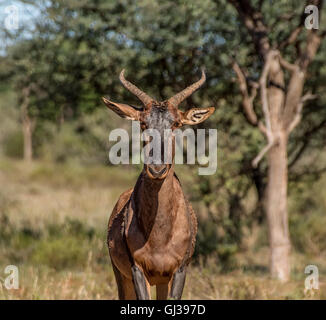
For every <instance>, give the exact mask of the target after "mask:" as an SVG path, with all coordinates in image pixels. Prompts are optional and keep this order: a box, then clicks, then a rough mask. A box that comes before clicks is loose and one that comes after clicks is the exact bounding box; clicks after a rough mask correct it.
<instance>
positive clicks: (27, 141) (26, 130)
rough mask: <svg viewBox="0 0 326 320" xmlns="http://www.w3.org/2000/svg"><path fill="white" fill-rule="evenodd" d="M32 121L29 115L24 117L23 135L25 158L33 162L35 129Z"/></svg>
mask: <svg viewBox="0 0 326 320" xmlns="http://www.w3.org/2000/svg"><path fill="white" fill-rule="evenodd" d="M32 127H33V126H32V122H31V119H30V117H29V116H28V115H25V116H24V118H23V137H24V160H25V161H26V162H31V161H32V160H33V143H32V142H33V139H32V135H33V130H32Z"/></svg>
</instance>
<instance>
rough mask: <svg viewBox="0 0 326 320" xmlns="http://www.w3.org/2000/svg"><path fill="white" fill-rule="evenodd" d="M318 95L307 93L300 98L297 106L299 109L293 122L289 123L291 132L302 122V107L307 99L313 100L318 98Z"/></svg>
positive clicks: (288, 129)
mask: <svg viewBox="0 0 326 320" xmlns="http://www.w3.org/2000/svg"><path fill="white" fill-rule="evenodd" d="M316 98H317V95H315V94H311V93H306V94H305V95H304V96H303V97H302V98H301V100H300V102H299V104H298V106H297V110H296V113H295V115H294V117H293V120H292V122H291V123H290V124H289V126H288V128H287V132H288V133H290V132H292V131H293V129H294V128H295V127H296V126H297V125H298V124H299V123H300V121H301V117H302V108H303V105H304V103H305V102H306V101H308V100H313V99H316Z"/></svg>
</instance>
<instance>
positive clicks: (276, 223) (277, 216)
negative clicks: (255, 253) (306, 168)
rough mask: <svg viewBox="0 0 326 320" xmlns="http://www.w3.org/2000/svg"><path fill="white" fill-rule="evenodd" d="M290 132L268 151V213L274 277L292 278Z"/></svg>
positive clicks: (281, 134) (271, 266)
mask: <svg viewBox="0 0 326 320" xmlns="http://www.w3.org/2000/svg"><path fill="white" fill-rule="evenodd" d="M286 146H287V134H286V133H285V132H280V134H279V142H278V144H276V145H275V146H274V147H273V148H272V149H271V150H270V151H269V153H268V184H267V205H266V213H267V220H268V227H269V228H268V229H269V242H270V271H271V275H272V277H274V278H277V279H279V280H281V281H287V280H289V277H290V261H289V254H290V246H291V245H290V238H289V227H288V211H287V181H288V167H287V148H286Z"/></svg>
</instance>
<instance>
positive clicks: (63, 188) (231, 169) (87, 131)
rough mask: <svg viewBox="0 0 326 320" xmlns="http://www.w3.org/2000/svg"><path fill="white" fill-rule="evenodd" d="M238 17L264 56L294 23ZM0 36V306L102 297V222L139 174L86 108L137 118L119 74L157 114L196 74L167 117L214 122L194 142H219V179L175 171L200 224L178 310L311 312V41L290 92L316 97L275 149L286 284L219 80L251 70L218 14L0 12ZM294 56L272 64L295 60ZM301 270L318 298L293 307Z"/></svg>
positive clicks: (260, 182)
mask: <svg viewBox="0 0 326 320" xmlns="http://www.w3.org/2000/svg"><path fill="white" fill-rule="evenodd" d="M245 2H247V3H250V1H240V3H245ZM251 4H252V6H253V7H255V8H259V10H260V12H261V13H262V14H263V15H264V20H265V23H266V25H268V26H269V29H268V38H269V41H270V42H271V44H272V45H274V46H275V45H277V44H278V43H280V42H282V41H283V40H284V39H287V38H288V37H289V35H290V34H291V31H292V30H293V29H295V27H296V26H297V25H298V24H299V22H300V19H301V18H300V17H301V15H302V12H303V10H304V2H302V3H301V2H300V5H298V1H291V0H287V1H283V0H278V1H255V0H253V1H251ZM8 6H9V7H10V8H9V9H8ZM12 6H13V7H12ZM15 10H17V11H15ZM323 11H325V7H324V9H323ZM16 13H18V20H17V21H18V22H17V23H18V25H17V24H16V20H15V19H16V18H15V17H16V16H15V14H16ZM12 14H14V16H13V18H12V19H11V20H8V16H10V15H12ZM325 14H326V12H323V15H324V18H326V16H325ZM324 20H326V19H324ZM0 24H1V28H0V43H1V48H0V277H3V276H4V273H3V270H4V267H5V266H6V265H8V264H13V265H17V266H18V267H19V271H20V289H19V290H15V291H8V290H6V289H5V288H3V287H2V286H1V285H0V298H1V299H116V298H117V289H116V285H115V282H114V276H113V271H112V268H111V266H110V261H109V257H108V252H107V247H106V230H107V222H108V219H109V215H110V214H111V210H112V208H113V206H114V204H115V202H116V201H117V199H118V196H119V195H120V193H122V192H123V191H124V190H125V189H127V188H129V187H132V186H133V185H134V183H135V181H136V178H137V176H138V174H139V172H140V171H141V165H128V166H127V165H119V166H116V165H115V166H113V165H111V164H110V163H109V161H108V140H109V139H108V136H109V132H110V130H112V129H114V128H125V129H127V130H130V129H131V122H129V121H124V120H122V119H120V118H119V117H118V116H116V115H115V114H114V113H113V112H110V111H109V110H107V108H106V107H105V105H104V104H103V103H102V102H101V97H102V96H109V97H110V98H111V99H112V100H113V101H117V102H124V103H131V104H134V105H139V103H138V101H137V100H136V98H135V97H134V96H132V95H131V94H130V93H129V92H128V91H127V90H125V89H124V88H123V87H122V86H121V84H120V83H119V79H118V75H119V73H120V71H121V70H122V69H123V68H125V69H126V78H127V79H129V80H131V81H132V82H133V83H135V84H136V85H137V86H139V87H140V88H142V89H143V90H144V91H146V92H147V93H148V94H149V95H151V96H154V97H156V98H157V99H159V100H164V99H166V98H169V97H170V96H172V95H173V94H174V93H176V92H178V91H180V90H182V89H183V88H185V87H186V86H187V85H189V84H191V83H192V82H194V81H196V80H197V79H198V77H199V75H200V72H199V70H200V67H201V66H205V68H206V74H207V81H206V84H205V85H204V86H203V87H202V88H201V89H200V90H199V91H198V92H197V93H195V94H193V95H192V96H191V97H190V98H189V99H187V101H186V102H185V103H183V104H182V105H181V106H180V109H183V110H187V108H189V107H193V106H196V107H208V106H215V107H216V108H217V110H216V112H215V113H214V115H213V116H212V117H211V118H210V119H209V120H207V121H206V122H205V123H203V124H202V125H200V127H201V128H203V127H206V128H216V129H217V130H218V170H217V172H216V174H214V175H211V176H199V175H198V171H197V170H198V167H197V166H195V165H182V166H181V165H178V166H176V172H177V174H178V175H179V178H180V180H181V182H182V185H183V188H184V191H185V194H186V195H187V197H188V198H189V199H190V201H191V202H192V204H193V207H194V208H195V211H196V213H197V216H198V220H199V224H198V227H199V230H198V236H197V244H196V251H195V256H194V259H193V262H192V264H191V267H190V270H189V272H188V279H187V282H186V287H185V292H184V295H183V298H186V299H276V298H280V299H303V298H321V299H325V298H326V283H325V277H326V175H325V174H324V172H325V171H326V161H325V160H326V144H325V142H326V130H325V129H326V90H325V89H326V64H325V62H326V54H325V53H326V41H322V42H321V44H320V48H319V50H318V52H317V54H316V55H315V57H314V59H313V61H312V62H311V64H310V66H309V69H308V70H309V71H308V73H307V78H306V81H305V84H304V90H305V91H306V92H308V91H310V92H312V93H313V94H316V95H317V98H316V99H314V100H313V101H309V102H307V105H306V106H305V107H304V109H303V112H302V119H301V122H300V124H299V125H298V126H297V127H296V129H295V130H294V131H293V133H292V134H291V136H290V139H289V142H288V146H287V150H288V170H289V172H288V216H289V218H288V221H289V232H290V239H291V245H292V249H291V256H290V261H291V275H290V279H291V280H290V281H288V282H287V283H281V282H279V281H277V280H273V279H272V278H271V277H270V272H269V239H268V226H267V221H266V212H265V209H264V208H265V207H264V203H265V201H266V197H265V195H266V186H267V182H268V181H267V170H268V164H267V161H266V159H263V160H262V161H261V162H260V163H259V165H258V167H257V168H253V166H252V165H251V161H252V160H253V159H254V158H255V156H256V155H257V154H258V153H259V151H260V150H261V149H262V147H263V146H264V145H265V144H266V142H265V138H264V136H263V135H262V134H261V133H260V131H259V130H258V129H257V127H255V126H253V125H251V124H250V123H248V119H247V118H246V116H245V114H244V110H243V107H242V95H241V93H240V90H239V84H238V81H237V77H236V74H235V73H234V71H233V70H232V59H233V58H236V60H237V61H238V62H239V64H241V66H243V67H244V68H246V69H247V70H248V71H249V72H250V75H251V76H252V77H253V80H255V81H257V79H258V78H259V74H260V72H261V69H262V62H261V61H262V60H261V59H260V58H259V57H257V54H256V53H255V50H256V48H255V43H254V42H253V41H252V35H251V34H250V32H248V30H247V29H246V28H245V27H244V25H243V23H242V20H241V19H240V18H239V14H238V11H237V10H236V8H235V6H234V5H233V4H232V1H226V0H215V1H214V0H202V1H196V0H187V1H186V0H173V1H172V0H163V1H150V0H140V1H131V0H121V1H118V0H78V1H77V0H72V1H63V0H57V1H53V0H35V1H28V0H16V1H10V0H2V1H1V4H0ZM323 26H325V23H324V22H323V21H322V20H321V21H320V28H321V29H322V28H323ZM325 29H326V28H325V27H324V29H323V30H325ZM300 32H301V34H300V35H299V37H298V39H301V40H300V41H305V39H306V37H307V33H308V31H307V30H301V31H300ZM291 44H293V43H291ZM297 49H298V48H297V47H296V46H295V45H294V44H293V45H292V46H289V47H287V48H285V49H284V52H283V55H284V56H285V57H286V58H287V59H288V60H289V61H294V60H295V55H296V54H297ZM288 78H289V76H288V75H287V74H286V75H285V79H286V80H287V79H288ZM256 112H257V114H258V116H261V115H262V111H261V106H260V104H259V99H258V101H257V106H256ZM310 264H314V265H316V266H318V268H319V277H320V284H319V286H320V288H319V290H316V291H313V292H311V291H310V292H305V291H304V279H305V277H306V276H307V275H305V273H304V270H305V267H306V266H307V265H310Z"/></svg>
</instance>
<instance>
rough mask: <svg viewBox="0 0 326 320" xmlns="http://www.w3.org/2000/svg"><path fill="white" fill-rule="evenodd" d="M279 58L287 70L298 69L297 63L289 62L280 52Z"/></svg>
mask: <svg viewBox="0 0 326 320" xmlns="http://www.w3.org/2000/svg"><path fill="white" fill-rule="evenodd" d="M279 59H280V64H281V66H282V67H283V68H285V69H287V70H288V71H291V72H296V71H299V66H298V65H297V64H294V63H290V62H288V61H286V60H285V59H284V58H283V57H282V55H281V53H279Z"/></svg>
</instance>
